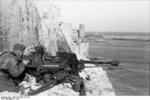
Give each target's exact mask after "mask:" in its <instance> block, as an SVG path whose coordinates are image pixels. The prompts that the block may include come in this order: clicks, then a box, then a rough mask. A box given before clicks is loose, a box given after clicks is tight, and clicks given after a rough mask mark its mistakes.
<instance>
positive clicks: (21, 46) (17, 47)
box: [13, 43, 26, 52]
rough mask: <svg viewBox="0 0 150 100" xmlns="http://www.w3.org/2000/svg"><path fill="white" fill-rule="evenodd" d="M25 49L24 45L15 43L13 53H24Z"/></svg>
mask: <svg viewBox="0 0 150 100" xmlns="http://www.w3.org/2000/svg"><path fill="white" fill-rule="evenodd" d="M25 48H26V47H25V46H24V45H22V44H19V43H17V44H15V45H14V47H13V51H17V50H19V51H22V52H24V50H25Z"/></svg>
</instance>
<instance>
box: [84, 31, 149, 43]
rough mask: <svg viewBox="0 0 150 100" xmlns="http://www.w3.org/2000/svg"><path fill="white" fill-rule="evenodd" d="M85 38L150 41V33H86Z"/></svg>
mask: <svg viewBox="0 0 150 100" xmlns="http://www.w3.org/2000/svg"><path fill="white" fill-rule="evenodd" d="M85 37H88V38H89V37H93V38H95V39H102V38H103V39H113V40H130V41H150V33H141V32H138V33H134V32H132V33H129V32H109V33H107V32H86V33H85Z"/></svg>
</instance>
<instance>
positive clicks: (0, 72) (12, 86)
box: [0, 52, 25, 92]
mask: <svg viewBox="0 0 150 100" xmlns="http://www.w3.org/2000/svg"><path fill="white" fill-rule="evenodd" d="M24 70H25V64H24V63H22V61H21V58H19V57H17V55H15V53H13V52H4V53H2V54H0V92H2V91H8V92H18V90H19V88H18V86H16V83H15V81H14V79H15V78H18V77H19V76H21V74H23V72H24Z"/></svg>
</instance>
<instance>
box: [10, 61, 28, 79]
mask: <svg viewBox="0 0 150 100" xmlns="http://www.w3.org/2000/svg"><path fill="white" fill-rule="evenodd" d="M25 66H26V65H25V64H24V63H22V62H20V63H18V61H17V60H15V59H10V61H9V62H8V63H7V68H8V69H7V70H8V73H9V74H10V75H11V76H13V77H18V76H19V75H21V74H22V73H23V71H24V70H25Z"/></svg>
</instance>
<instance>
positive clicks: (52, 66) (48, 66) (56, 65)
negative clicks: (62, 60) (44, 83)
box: [41, 64, 59, 68]
mask: <svg viewBox="0 0 150 100" xmlns="http://www.w3.org/2000/svg"><path fill="white" fill-rule="evenodd" d="M41 67H46V68H59V65H58V64H53V65H42V66H41Z"/></svg>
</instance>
